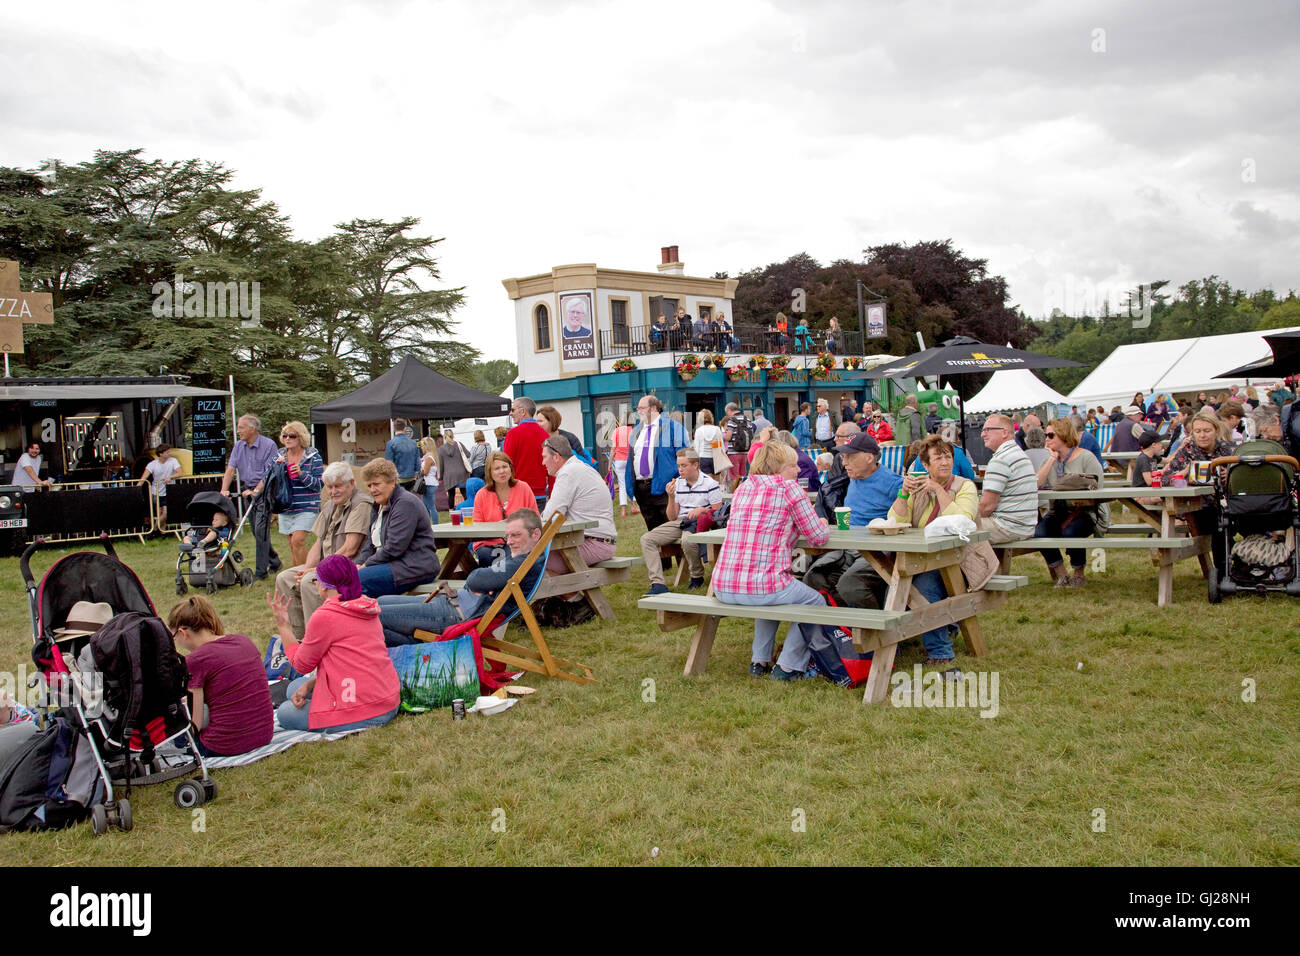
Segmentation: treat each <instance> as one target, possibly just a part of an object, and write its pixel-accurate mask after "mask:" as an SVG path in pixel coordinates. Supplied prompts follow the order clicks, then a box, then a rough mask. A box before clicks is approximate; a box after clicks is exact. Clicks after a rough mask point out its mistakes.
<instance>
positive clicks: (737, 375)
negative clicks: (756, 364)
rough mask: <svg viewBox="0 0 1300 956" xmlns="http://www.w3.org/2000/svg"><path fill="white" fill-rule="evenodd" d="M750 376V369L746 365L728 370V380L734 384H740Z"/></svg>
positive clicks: (735, 366) (734, 366)
mask: <svg viewBox="0 0 1300 956" xmlns="http://www.w3.org/2000/svg"><path fill="white" fill-rule="evenodd" d="M747 375H749V367H748V366H745V365H733V366H732V367H731V368H729V369H727V378H729V379H731V380H732V381H733V382H739V381H740V380H741V379H742V378H745V377H746V376H747Z"/></svg>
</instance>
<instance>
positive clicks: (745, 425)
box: [731, 415, 754, 452]
mask: <svg viewBox="0 0 1300 956" xmlns="http://www.w3.org/2000/svg"><path fill="white" fill-rule="evenodd" d="M753 442H754V423H753V422H751V421H750V420H749V419H747V418H742V417H741V416H739V415H736V416H734V417H733V418H732V419H731V450H732V451H734V452H746V451H749V446H750V445H751V444H753Z"/></svg>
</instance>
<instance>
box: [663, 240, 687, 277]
mask: <svg viewBox="0 0 1300 956" xmlns="http://www.w3.org/2000/svg"><path fill="white" fill-rule="evenodd" d="M659 259H660V262H659V271H660V272H662V273H663V274H664V275H671V276H680V275H685V274H686V269H685V267H684V266H683V265H682V264H681V262H680V261H679V260H678V258H677V247H676V246H660V248H659Z"/></svg>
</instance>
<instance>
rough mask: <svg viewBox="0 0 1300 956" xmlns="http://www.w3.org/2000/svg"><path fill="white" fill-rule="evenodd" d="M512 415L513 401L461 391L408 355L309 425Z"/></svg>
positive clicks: (321, 409) (325, 406) (321, 408)
mask: <svg viewBox="0 0 1300 956" xmlns="http://www.w3.org/2000/svg"><path fill="white" fill-rule="evenodd" d="M509 411H510V400H509V399H505V398H501V397H500V396H497V395H489V394H488V393H487V392H480V391H479V390H478V389H476V388H470V387H469V386H468V385H462V384H461V383H460V382H457V381H453V380H452V379H449V378H448V377H447V376H445V375H442V374H440V373H438V372H435V371H434V370H433V369H431V368H429V366H427V365H425V364H424V363H423V362H421V361H420V360H419V359H417V358H415V357H414V356H411V355H407V356H405V357H404V358H403V359H402V360H401V361H400V362H398V363H397V364H396V365H395V366H393V367H392V368H390V369H389V370H388V371H387V372H385V373H384V374H383V375H381V376H379V378H377V379H375V380H374V381H373V382H371V383H370V384H369V385H363V386H361V387H360V388H359V389H357V390H356V391H355V392H349V393H348V394H346V395H340V396H339V397H338V398H332V399H330V400H329V401H328V402H324V403H322V404H320V405H316V406H314V407H313V408H312V410H311V423H312V424H313V425H325V424H331V423H334V422H341V421H343V420H344V419H345V418H351V419H353V420H354V421H359V422H378V421H385V420H387V419H390V418H408V419H413V420H417V421H418V420H421V419H448V418H453V419H454V418H481V417H482V418H485V417H488V416H491V415H505V414H506V413H508V412H509Z"/></svg>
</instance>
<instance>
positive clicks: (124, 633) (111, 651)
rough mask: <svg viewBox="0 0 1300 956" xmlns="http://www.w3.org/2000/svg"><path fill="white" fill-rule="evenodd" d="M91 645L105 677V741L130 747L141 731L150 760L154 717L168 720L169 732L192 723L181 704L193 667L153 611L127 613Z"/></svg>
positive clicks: (100, 671)
mask: <svg viewBox="0 0 1300 956" xmlns="http://www.w3.org/2000/svg"><path fill="white" fill-rule="evenodd" d="M88 648H89V650H90V652H91V654H92V655H93V660H94V664H95V670H96V671H98V672H99V673H100V674H101V675H103V708H102V709H103V732H104V737H105V742H106V743H107V745H108V746H109V747H110V748H118V749H125V748H126V747H127V745H128V743H129V742H130V740H131V737H132V734H133V733H138V734H139V735H140V736H141V737H142V738H143V740H144V742H145V755H146V762H147V759H148V758H149V757H150V751H151V750H152V748H151V747H150V746H149V741H150V738H151V737H152V736H153V735H152V733H151V728H150V727H149V726H148V725H149V723H150V722H151V721H153V720H154V719H155V718H159V717H161V718H163V722H164V726H165V728H166V730H167V732H168V735H170V734H171V733H175V732H177V731H179V730H180V729H181V728H182V727H184V726H186V725H187V724H188V723H189V720H188V719H187V718H186V717H185V714H184V710H183V709H182V707H181V698H182V695H184V694H185V692H186V689H187V688H188V685H189V671H188V670H187V669H186V667H185V661H184V660H183V659H182V658H181V656H180V655H179V654H177V653H176V647H175V645H174V644H173V643H172V635H171V631H169V630H168V629H167V625H165V624H164V623H163V622H162V621H161V620H160V619H158V618H157V617H155V616H154V615H152V614H143V613H141V612H139V611H126V612H125V613H122V614H117V615H115V616H114V617H113V618H112V620H110V621H109V622H108V623H107V624H105V625H104V626H103V627H101V628H100V629H99V630H98V631H96V632H95V634H94V636H93V637H91V639H90V644H89V645H88ZM83 653H84V652H83Z"/></svg>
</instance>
